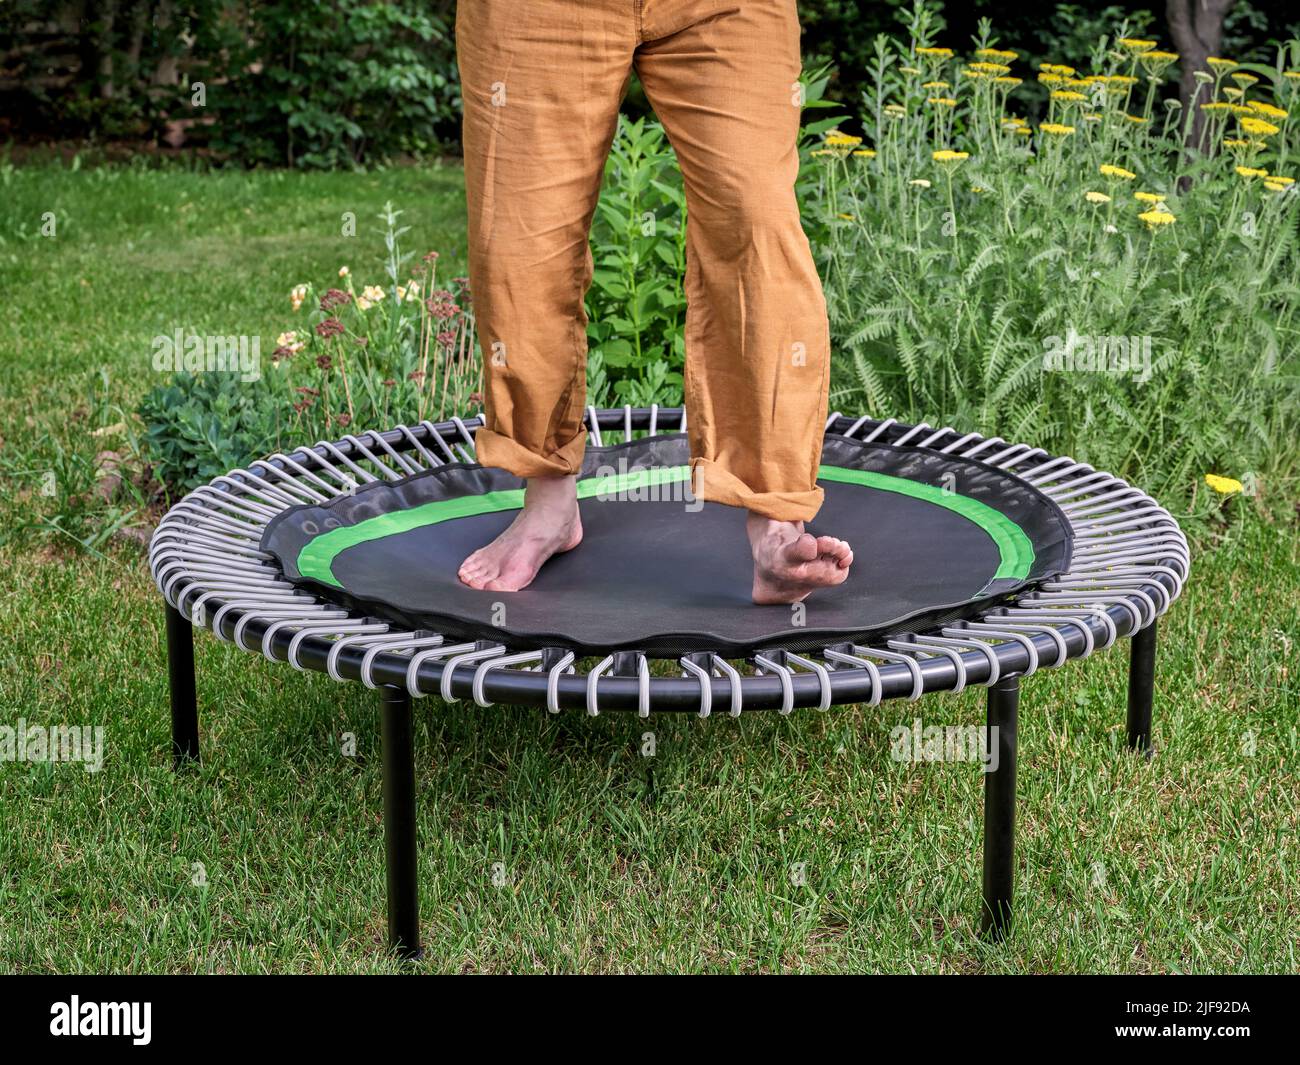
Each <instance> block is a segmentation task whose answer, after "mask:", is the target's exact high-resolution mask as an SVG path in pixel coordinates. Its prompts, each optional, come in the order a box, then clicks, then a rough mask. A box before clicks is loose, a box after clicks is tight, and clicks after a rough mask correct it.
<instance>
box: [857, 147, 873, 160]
mask: <svg viewBox="0 0 1300 1065" xmlns="http://www.w3.org/2000/svg"><path fill="white" fill-rule="evenodd" d="M853 154H854V155H856V156H857V157H858V158H859V159H874V158H875V157H876V149H875V148H859V149H858V150H857V151H855V152H854V153H853Z"/></svg>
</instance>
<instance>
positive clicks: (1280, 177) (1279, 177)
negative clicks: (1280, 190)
mask: <svg viewBox="0 0 1300 1065" xmlns="http://www.w3.org/2000/svg"><path fill="white" fill-rule="evenodd" d="M1269 181H1280V182H1281V183H1282V184H1283V185H1294V184H1295V178H1293V177H1288V176H1287V175H1286V174H1270V175H1269Z"/></svg>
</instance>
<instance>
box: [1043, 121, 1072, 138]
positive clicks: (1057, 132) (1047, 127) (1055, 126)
mask: <svg viewBox="0 0 1300 1065" xmlns="http://www.w3.org/2000/svg"><path fill="white" fill-rule="evenodd" d="M1038 128H1039V130H1040V131H1041V132H1043V133H1050V134H1052V136H1054V137H1068V136H1069V135H1070V134H1071V133H1073V132H1074V127H1073V126H1063V125H1061V123H1059V122H1043V123H1041V124H1040V125H1039V127H1038Z"/></svg>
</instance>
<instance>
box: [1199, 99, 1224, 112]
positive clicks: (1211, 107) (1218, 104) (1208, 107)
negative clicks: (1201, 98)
mask: <svg viewBox="0 0 1300 1065" xmlns="http://www.w3.org/2000/svg"><path fill="white" fill-rule="evenodd" d="M1201 110H1202V111H1226V110H1228V105H1227V104H1225V103H1224V102H1223V101H1222V100H1211V101H1210V102H1209V103H1207V104H1201Z"/></svg>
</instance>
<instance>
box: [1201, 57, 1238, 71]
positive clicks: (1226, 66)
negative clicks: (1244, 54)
mask: <svg viewBox="0 0 1300 1065" xmlns="http://www.w3.org/2000/svg"><path fill="white" fill-rule="evenodd" d="M1206 62H1207V63H1209V64H1210V66H1212V67H1214V69H1215V70H1231V69H1232V68H1233V67H1235V66H1236V65H1237V61H1236V60H1235V59H1221V58H1219V57H1218V56H1217V55H1212V56H1210V58H1209V59H1207V60H1206Z"/></svg>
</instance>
